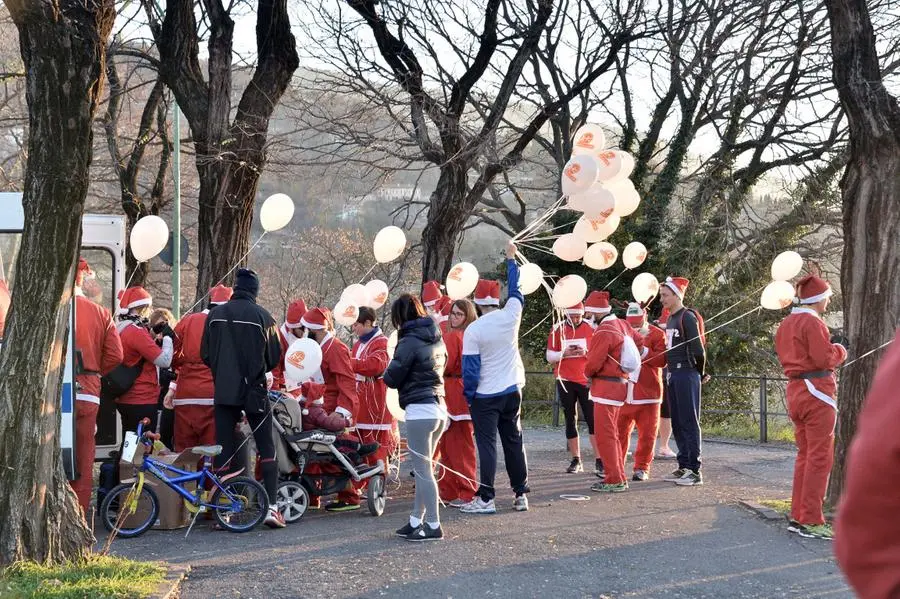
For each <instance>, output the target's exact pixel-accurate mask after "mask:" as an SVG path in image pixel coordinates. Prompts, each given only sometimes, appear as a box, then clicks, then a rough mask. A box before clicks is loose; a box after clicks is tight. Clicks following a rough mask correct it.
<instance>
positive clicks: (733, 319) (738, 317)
mask: <svg viewBox="0 0 900 599" xmlns="http://www.w3.org/2000/svg"><path fill="white" fill-rule="evenodd" d="M760 310H762V306H756V307H755V308H753V309H752V310H748V311H747V312H744V313H743V314H741V315H740V316H736V317H735V318H732V319H731V320H729V321H728V322H725V323H722V324H720V325H719V326H717V327H713V328H711V329H710V330H708V331H706V332H705V333H704V335H697V336H696V337H693V338H691V339H688V340H687V341H682V342H681V343H678V344H677V345H673V346H672V347H669V348H666V351H664V352H662V353H664V354H667V353H669V352H670V351H672V350H673V349H675V348H677V347H681V346H682V345H687V344H688V343H690V342H691V341H696V340H697V339H700V338H701V337H704V336H705V335H709V334H710V333H714V332H715V331H718V330H719V329H721V328H722V327H727V326H728V325H730V324H731V323H733V322H737V321H738V320H740V319H742V318H744V317H746V316H750V315H751V314H753V313H754V312H759V311H760ZM658 355H659V354H653V356H648V357H646V358H644V359H643V360H641V364H643V363H644V362H646V361H647V360H649V359H651V358H653V357H655V356H658Z"/></svg>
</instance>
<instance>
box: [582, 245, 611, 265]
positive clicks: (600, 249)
mask: <svg viewBox="0 0 900 599" xmlns="http://www.w3.org/2000/svg"><path fill="white" fill-rule="evenodd" d="M618 257H619V250H617V249H616V246H614V245H613V244H611V243H608V242H606V241H601V242H599V243H595V244H594V245H592V246H591V247H589V248H588V249H587V251H586V252H585V253H584V264H585V266H587V267H588V268H593V269H594V270H604V269H607V268H609V267H610V266H612V265H613V264H615V263H616V258H618Z"/></svg>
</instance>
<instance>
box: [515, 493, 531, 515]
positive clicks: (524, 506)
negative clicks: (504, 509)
mask: <svg viewBox="0 0 900 599" xmlns="http://www.w3.org/2000/svg"><path fill="white" fill-rule="evenodd" d="M513 507H514V508H515V509H516V511H517V512H527V511H528V496H526V495H519V496H518V497H516V500H515V501H514V502H513Z"/></svg>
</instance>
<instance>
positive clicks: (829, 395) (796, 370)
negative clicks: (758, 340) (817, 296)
mask: <svg viewBox="0 0 900 599" xmlns="http://www.w3.org/2000/svg"><path fill="white" fill-rule="evenodd" d="M775 352H776V353H777V354H778V361H779V362H781V367H782V368H783V369H784V374H785V376H787V377H788V378H792V379H796V378H798V377H799V376H800V375H801V374H804V373H808V372H815V371H822V370H834V369H835V368H836V367H837V366H838V365H839V364H840V363H842V362H843V361H844V360H846V359H847V350H846V349H844V347H843V346H841V345H838V344H836V343H831V336H830V334H829V332H828V327H827V326H825V323H824V322H823V321H822V319H821V318H820V317H819V315H818V314H816V312H815V310H812V309H811V308H794V309H793V310H792V311H791V313H790V314H789V315H788V317H787V318H785V319H784V320H783V321H781V325H779V327H778V331H777V332H776V333H775ZM803 382H804V383H805V384H806V388H807V390H808V391H809V392H810V394H812V395H813V396H815V397H816V398H818V399H821V400H822V401H824V402H825V403H827V404H829V405H831V406H832V407H837V403H836V402H835V401H834V396H835V391H836V390H837V382H836V381H835V378H834V374H830V375H828V376H825V377H817V378H814V379H803Z"/></svg>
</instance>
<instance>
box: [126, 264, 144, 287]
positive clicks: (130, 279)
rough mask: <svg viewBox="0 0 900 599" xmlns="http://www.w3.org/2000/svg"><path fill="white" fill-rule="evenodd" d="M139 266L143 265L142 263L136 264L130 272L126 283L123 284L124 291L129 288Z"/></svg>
mask: <svg viewBox="0 0 900 599" xmlns="http://www.w3.org/2000/svg"><path fill="white" fill-rule="evenodd" d="M141 264H143V262H138V263H137V265H136V266H135V267H134V270H132V271H131V276H130V277H128V282H127V283H125V289H128V288H129V287H130V286H131V282H132V281H133V280H134V275H136V274H137V271H138V268H140V266H141Z"/></svg>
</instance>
